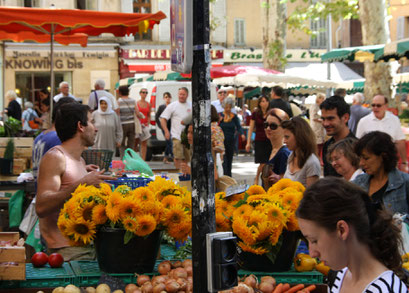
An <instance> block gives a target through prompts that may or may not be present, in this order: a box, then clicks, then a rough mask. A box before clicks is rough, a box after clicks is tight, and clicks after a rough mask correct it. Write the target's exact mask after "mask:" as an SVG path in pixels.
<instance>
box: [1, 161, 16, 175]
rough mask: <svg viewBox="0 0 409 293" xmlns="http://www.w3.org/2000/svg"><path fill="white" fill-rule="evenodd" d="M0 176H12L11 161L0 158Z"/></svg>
mask: <svg viewBox="0 0 409 293" xmlns="http://www.w3.org/2000/svg"><path fill="white" fill-rule="evenodd" d="M0 174H2V175H12V174H13V160H12V159H3V158H0Z"/></svg>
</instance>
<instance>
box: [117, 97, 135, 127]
mask: <svg viewBox="0 0 409 293" xmlns="http://www.w3.org/2000/svg"><path fill="white" fill-rule="evenodd" d="M135 105H136V101H135V100H134V99H132V98H126V99H123V98H119V99H118V106H119V118H120V120H121V124H130V123H135Z"/></svg>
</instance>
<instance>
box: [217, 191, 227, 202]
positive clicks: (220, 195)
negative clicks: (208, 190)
mask: <svg viewBox="0 0 409 293" xmlns="http://www.w3.org/2000/svg"><path fill="white" fill-rule="evenodd" d="M225 197H226V192H224V191H221V192H218V193H216V194H215V195H214V198H215V199H216V201H217V200H219V199H224V198H225Z"/></svg>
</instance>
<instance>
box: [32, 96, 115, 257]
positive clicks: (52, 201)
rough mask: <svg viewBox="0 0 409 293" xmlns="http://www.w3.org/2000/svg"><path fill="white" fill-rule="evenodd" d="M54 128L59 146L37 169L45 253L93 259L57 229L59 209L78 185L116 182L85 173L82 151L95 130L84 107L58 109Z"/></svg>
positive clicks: (89, 251)
mask: <svg viewBox="0 0 409 293" xmlns="http://www.w3.org/2000/svg"><path fill="white" fill-rule="evenodd" d="M55 128H56V131H57V135H58V137H59V138H60V140H61V142H62V144H61V145H59V146H55V147H54V148H52V149H51V150H49V151H48V152H47V153H46V154H45V156H44V157H43V159H42V160H41V163H40V166H39V173H38V180H37V202H36V212H37V215H38V217H39V221H40V232H41V236H42V237H43V239H44V240H45V243H46V245H47V250H48V253H53V252H58V253H60V254H61V255H62V256H63V257H64V260H65V261H70V260H79V259H94V258H95V253H94V250H93V249H91V248H84V247H70V243H69V241H68V239H66V238H65V237H64V236H63V235H62V234H61V232H60V230H59V229H58V227H57V219H58V215H59V212H60V209H61V208H62V207H63V205H64V203H65V201H66V200H67V199H69V198H70V197H71V193H72V192H73V191H74V190H75V189H76V188H77V187H78V185H80V184H88V185H99V184H100V183H101V182H103V180H112V179H115V178H113V177H111V176H106V175H103V173H104V172H105V170H101V171H98V170H97V169H94V170H88V171H87V168H86V166H85V161H84V159H83V158H82V157H81V154H82V152H83V150H84V149H85V148H87V147H90V146H92V145H93V144H94V141H95V135H96V132H97V129H96V128H95V126H94V124H93V121H92V116H91V112H90V109H89V107H88V106H87V105H81V104H78V103H68V104H64V105H62V106H61V107H60V109H59V110H58V112H57V115H56V121H55Z"/></svg>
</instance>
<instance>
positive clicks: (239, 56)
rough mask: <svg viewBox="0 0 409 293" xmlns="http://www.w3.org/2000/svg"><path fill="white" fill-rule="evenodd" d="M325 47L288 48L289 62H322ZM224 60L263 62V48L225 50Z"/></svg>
mask: <svg viewBox="0 0 409 293" xmlns="http://www.w3.org/2000/svg"><path fill="white" fill-rule="evenodd" d="M325 52H326V50H323V49H311V50H309V49H287V50H286V58H287V61H288V62H321V55H322V54H323V53H325ZM224 62H263V50H261V49H253V50H250V49H242V50H241V49H237V50H224Z"/></svg>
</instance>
